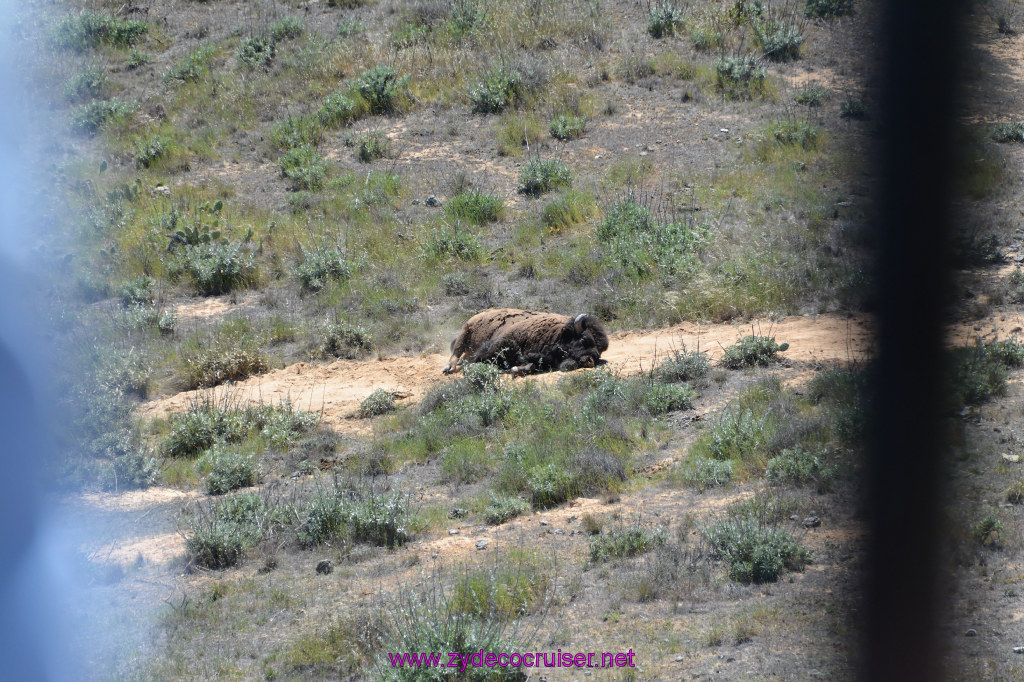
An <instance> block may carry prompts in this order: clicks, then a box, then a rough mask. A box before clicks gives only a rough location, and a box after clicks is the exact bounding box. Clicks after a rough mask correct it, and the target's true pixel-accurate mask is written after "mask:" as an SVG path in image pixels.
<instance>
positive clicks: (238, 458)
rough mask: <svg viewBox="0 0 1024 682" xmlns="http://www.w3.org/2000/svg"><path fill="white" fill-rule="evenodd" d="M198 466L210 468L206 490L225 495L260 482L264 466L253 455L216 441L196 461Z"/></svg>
mask: <svg viewBox="0 0 1024 682" xmlns="http://www.w3.org/2000/svg"><path fill="white" fill-rule="evenodd" d="M196 466H197V468H200V469H205V470H208V471H209V473H208V474H207V475H206V492H208V493H210V494H211V495H223V494H225V493H229V492H231V491H232V490H238V489H239V488H248V487H250V486H254V485H256V484H257V483H259V482H260V478H261V477H262V475H263V471H262V468H261V467H260V464H259V462H258V461H256V458H255V457H254V456H253V455H246V454H243V453H241V452H237V451H235V450H232V449H229V448H227V447H225V446H223V445H222V444H219V443H215V444H214V445H213V446H212V447H211V448H210V449H209V450H207V451H206V452H205V453H204V454H203V456H202V457H201V458H200V459H199V461H198V462H197V463H196Z"/></svg>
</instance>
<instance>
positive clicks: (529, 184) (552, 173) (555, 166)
mask: <svg viewBox="0 0 1024 682" xmlns="http://www.w3.org/2000/svg"><path fill="white" fill-rule="evenodd" d="M571 186H572V170H571V169H570V168H569V167H568V166H567V165H565V164H564V163H562V162H561V161H558V160H556V159H546V160H541V159H531V160H530V161H528V162H527V163H526V165H524V166H523V169H522V171H521V172H520V174H519V192H520V193H521V194H529V195H530V196H535V197H536V196H540V195H541V194H546V193H547V192H550V191H551V190H553V189H558V188H559V187H571Z"/></svg>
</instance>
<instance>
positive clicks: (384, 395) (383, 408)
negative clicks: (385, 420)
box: [359, 388, 395, 419]
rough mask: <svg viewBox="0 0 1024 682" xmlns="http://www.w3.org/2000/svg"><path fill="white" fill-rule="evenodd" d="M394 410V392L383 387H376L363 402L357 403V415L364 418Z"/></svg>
mask: <svg viewBox="0 0 1024 682" xmlns="http://www.w3.org/2000/svg"><path fill="white" fill-rule="evenodd" d="M394 411H395V394H394V392H393V391H389V390H387V389H384V388H378V389H377V390H376V391H374V392H373V393H371V394H370V395H369V396H368V397H367V398H366V399H365V400H363V402H361V403H359V416H360V417H362V418H364V419H366V418H368V417H376V416H377V415H380V414H387V413H388V412H394Z"/></svg>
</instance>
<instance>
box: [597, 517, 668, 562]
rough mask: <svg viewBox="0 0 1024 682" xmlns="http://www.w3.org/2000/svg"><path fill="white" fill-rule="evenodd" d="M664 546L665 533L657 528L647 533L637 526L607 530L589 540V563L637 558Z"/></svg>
mask: <svg viewBox="0 0 1024 682" xmlns="http://www.w3.org/2000/svg"><path fill="white" fill-rule="evenodd" d="M663 544H665V533H664V532H663V531H662V530H661V529H660V528H659V529H657V530H654V531H649V530H647V529H645V528H641V527H639V526H634V527H631V528H623V529H616V530H609V531H607V532H605V533H601V534H600V535H593V536H591V538H590V561H591V562H592V563H595V564H597V563H601V562H604V561H610V560H612V559H618V558H621V557H630V556H637V555H638V554H643V553H644V552H647V551H650V550H651V549H653V548H654V547H657V546H658V545H663Z"/></svg>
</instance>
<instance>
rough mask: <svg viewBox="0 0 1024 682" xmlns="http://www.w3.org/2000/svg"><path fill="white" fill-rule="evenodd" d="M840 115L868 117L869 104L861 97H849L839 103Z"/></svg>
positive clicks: (856, 117)
mask: <svg viewBox="0 0 1024 682" xmlns="http://www.w3.org/2000/svg"><path fill="white" fill-rule="evenodd" d="M839 115H840V116H842V117H843V118H853V119H857V120H862V119H865V118H867V117H868V105H867V103H866V102H865V101H864V100H863V99H861V98H860V97H847V98H846V99H844V100H843V101H842V102H840V103H839Z"/></svg>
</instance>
